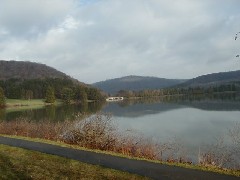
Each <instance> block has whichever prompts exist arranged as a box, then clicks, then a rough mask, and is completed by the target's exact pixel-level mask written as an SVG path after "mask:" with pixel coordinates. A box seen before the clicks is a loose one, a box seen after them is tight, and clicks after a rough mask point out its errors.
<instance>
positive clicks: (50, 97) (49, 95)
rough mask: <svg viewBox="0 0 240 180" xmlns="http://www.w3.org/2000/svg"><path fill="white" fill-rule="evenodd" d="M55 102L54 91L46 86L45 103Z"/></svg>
mask: <svg viewBox="0 0 240 180" xmlns="http://www.w3.org/2000/svg"><path fill="white" fill-rule="evenodd" d="M54 102H55V93H54V89H53V88H52V87H51V86H48V88H47V91H46V103H52V104H53V103H54Z"/></svg>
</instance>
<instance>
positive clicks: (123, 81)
mask: <svg viewBox="0 0 240 180" xmlns="http://www.w3.org/2000/svg"><path fill="white" fill-rule="evenodd" d="M185 81H186V80H182V79H164V78H157V77H145V76H125V77H122V78H116V79H110V80H106V81H101V82H97V83H94V84H92V86H94V87H97V88H99V89H101V90H103V91H105V92H107V93H110V94H116V93H117V92H118V91H120V90H131V91H141V90H153V89H161V88H165V87H170V86H174V85H177V84H180V83H183V82H185Z"/></svg>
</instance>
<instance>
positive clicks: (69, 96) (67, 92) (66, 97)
mask: <svg viewBox="0 0 240 180" xmlns="http://www.w3.org/2000/svg"><path fill="white" fill-rule="evenodd" d="M73 97H74V92H73V90H72V89H71V88H68V87H65V88H64V89H63V90H62V100H63V101H64V103H66V104H70V103H71V101H72V100H73Z"/></svg>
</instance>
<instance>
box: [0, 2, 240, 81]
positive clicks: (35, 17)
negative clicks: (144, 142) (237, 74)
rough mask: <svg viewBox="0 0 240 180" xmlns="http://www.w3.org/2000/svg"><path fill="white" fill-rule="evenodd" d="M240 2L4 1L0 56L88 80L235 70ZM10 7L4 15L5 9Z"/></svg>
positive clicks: (0, 14) (186, 75)
mask: <svg viewBox="0 0 240 180" xmlns="http://www.w3.org/2000/svg"><path fill="white" fill-rule="evenodd" d="M239 4H240V2H239V1H238V0H229V1H224V0H212V1H207V0H194V1H190V0H169V1H164V0H131V1H129V0H92V1H86V0H79V1H77V0H72V1H71V0H68V1H66V0H49V1H40V2H39V1H37V0H22V1H21V3H20V2H19V1H17V0H15V1H14V0H2V1H1V2H0V27H1V29H0V54H1V59H4V58H6V59H9V58H10V59H14V58H15V57H19V59H20V60H32V61H38V62H41V63H46V64H47V65H50V66H53V67H55V68H57V69H59V70H61V71H63V72H65V73H67V74H70V75H71V76H73V77H75V78H78V79H79V80H80V81H84V82H95V81H99V80H104V79H110V78H113V77H119V76H124V75H129V74H136V75H150V76H158V77H166V78H191V77H195V76H198V75H201V74H206V73H211V72H219V71H229V70H236V69H237V66H236V63H238V62H237V61H236V60H235V59H234V56H235V54H236V53H237V52H238V50H239V47H240V46H239V45H240V41H234V39H233V38H234V35H235V33H236V31H239V30H240V25H239V23H237V22H238V19H239V17H240V12H239V10H238V8H237V7H239ZM6 10H7V11H6Z"/></svg>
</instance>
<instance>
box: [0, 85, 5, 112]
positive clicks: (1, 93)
mask: <svg viewBox="0 0 240 180" xmlns="http://www.w3.org/2000/svg"><path fill="white" fill-rule="evenodd" d="M5 105H6V102H5V96H4V91H3V88H2V87H0V108H1V107H4V106H5Z"/></svg>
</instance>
